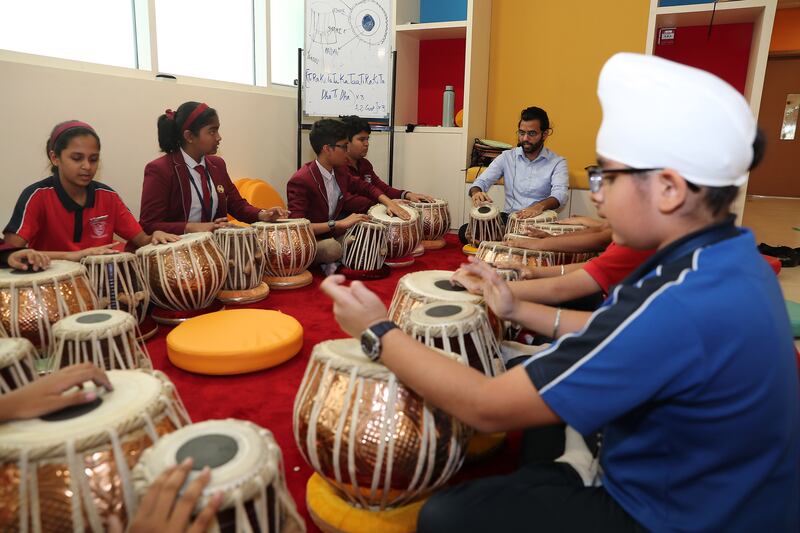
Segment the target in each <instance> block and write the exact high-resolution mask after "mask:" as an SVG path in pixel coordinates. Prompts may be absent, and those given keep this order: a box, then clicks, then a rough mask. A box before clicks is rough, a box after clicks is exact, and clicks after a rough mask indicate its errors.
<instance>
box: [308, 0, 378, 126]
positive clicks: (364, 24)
mask: <svg viewBox="0 0 800 533" xmlns="http://www.w3.org/2000/svg"><path fill="white" fill-rule="evenodd" d="M390 13H391V0H306V10H305V44H304V49H303V107H304V110H303V112H304V114H305V115H306V116H322V117H335V116H339V115H358V116H361V117H370V118H387V117H388V116H389V104H388V102H389V87H390V79H389V78H390V72H389V66H390V62H391V57H392V53H391V43H392V38H391V27H392V26H391V20H390Z"/></svg>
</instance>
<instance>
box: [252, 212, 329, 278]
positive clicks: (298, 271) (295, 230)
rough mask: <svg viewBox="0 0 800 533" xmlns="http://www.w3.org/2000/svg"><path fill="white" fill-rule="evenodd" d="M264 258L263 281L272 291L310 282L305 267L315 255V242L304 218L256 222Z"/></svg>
mask: <svg viewBox="0 0 800 533" xmlns="http://www.w3.org/2000/svg"><path fill="white" fill-rule="evenodd" d="M253 227H254V228H255V229H256V231H257V232H258V238H259V239H260V240H261V247H262V248H263V249H264V256H265V258H266V267H265V268H266V276H265V278H264V281H265V282H266V283H267V284H268V285H269V286H270V288H272V289H297V288H300V287H305V286H306V285H309V284H310V283H311V281H312V279H313V278H312V276H311V272H309V271H308V267H309V266H311V263H313V262H314V256H315V255H316V254H317V239H316V237H314V232H313V231H311V222H309V221H308V220H307V219H305V218H291V219H282V220H276V221H275V222H256V223H255V224H253Z"/></svg>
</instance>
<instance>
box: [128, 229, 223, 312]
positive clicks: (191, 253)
mask: <svg viewBox="0 0 800 533" xmlns="http://www.w3.org/2000/svg"><path fill="white" fill-rule="evenodd" d="M136 257H138V258H139V261H140V263H141V265H142V273H143V275H144V279H145V283H147V286H148V287H149V288H150V297H151V298H152V299H153V301H154V302H155V303H156V305H157V306H158V307H159V308H160V309H155V310H154V311H153V318H154V319H155V320H156V321H157V322H159V323H162V324H177V323H179V322H183V321H184V320H188V319H189V318H192V317H193V316H197V315H200V314H203V313H207V312H210V311H217V310H218V309H219V308H220V307H221V306H219V305H214V303H215V302H214V299H215V298H216V297H217V293H218V292H219V290H220V289H221V288H222V285H223V284H224V283H225V279H226V277H227V275H228V269H227V268H226V266H227V261H226V260H225V256H223V255H222V252H221V251H220V249H219V247H217V245H216V243H215V242H214V239H213V238H212V235H211V233H210V232H201V233H188V234H186V235H183V236H181V240H179V241H177V242H170V243H167V244H148V245H146V246H142V247H141V248H139V249H138V250H136Z"/></svg>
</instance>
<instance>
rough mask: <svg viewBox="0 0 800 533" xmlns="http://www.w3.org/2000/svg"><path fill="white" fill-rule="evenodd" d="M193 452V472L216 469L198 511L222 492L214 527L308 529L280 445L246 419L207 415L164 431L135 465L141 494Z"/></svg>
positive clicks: (234, 529)
mask: <svg viewBox="0 0 800 533" xmlns="http://www.w3.org/2000/svg"><path fill="white" fill-rule="evenodd" d="M188 457H191V458H192V460H193V462H192V470H193V474H195V475H196V474H197V473H198V472H199V471H201V470H202V469H203V468H205V467H206V466H208V467H209V468H210V469H211V481H210V482H209V484H208V485H207V486H206V487H205V489H203V494H202V496H201V497H200V499H199V501H198V502H197V505H196V507H195V513H199V512H200V510H202V509H203V508H204V507H205V506H206V505H207V504H208V501H209V500H210V499H211V497H212V496H213V495H214V494H215V493H216V492H217V491H221V492H222V493H223V499H222V503H221V504H220V507H219V509H218V510H217V514H216V517H215V519H214V520H213V521H212V523H211V525H210V530H212V531H220V532H230V533H234V532H239V531H250V532H252V531H260V532H263V533H267V532H270V531H273V532H275V533H278V532H283V533H289V532H301V531H305V525H304V523H303V519H302V518H300V515H298V514H297V509H296V507H295V504H294V500H292V496H291V495H290V494H289V491H288V490H287V488H286V481H285V477H284V471H283V460H282V456H281V449H280V448H279V447H278V444H277V443H276V442H275V438H274V437H273V436H272V433H270V432H269V431H267V430H266V429H264V428H262V427H259V426H257V425H255V424H252V423H250V422H246V421H243V420H233V419H228V420H207V421H205V422H199V423H197V424H192V425H190V426H186V427H184V428H181V429H179V430H177V431H175V432H173V433H170V434H169V435H165V436H164V437H163V438H162V439H160V440H159V441H158V443H157V444H155V445H154V446H152V447H151V448H149V449H147V450H145V452H144V453H143V454H142V456H141V458H140V459H139V463H138V464H137V465H136V467H135V468H134V469H133V482H134V486H135V489H136V492H137V494H138V496H139V497H140V498H141V497H142V496H143V495H144V493H145V492H146V491H147V489H148V488H149V486H150V485H151V484H152V483H153V482H154V481H155V480H156V478H158V476H159V475H160V474H161V473H162V472H163V471H164V470H166V469H167V468H170V467H174V466H176V465H179V464H181V463H182V462H183V461H184V459H186V458H188ZM192 477H193V476H192Z"/></svg>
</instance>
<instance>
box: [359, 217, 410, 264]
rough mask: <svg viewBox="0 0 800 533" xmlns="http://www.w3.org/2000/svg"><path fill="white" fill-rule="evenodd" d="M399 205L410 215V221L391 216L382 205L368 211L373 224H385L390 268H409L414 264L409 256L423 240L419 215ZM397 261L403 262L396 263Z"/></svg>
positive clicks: (387, 256) (387, 257) (387, 260)
mask: <svg viewBox="0 0 800 533" xmlns="http://www.w3.org/2000/svg"><path fill="white" fill-rule="evenodd" d="M399 205H400V207H401V208H402V209H403V210H404V211H406V212H407V213H408V214H409V216H410V218H409V220H403V219H402V218H400V217H395V216H391V215H389V213H388V212H387V211H386V206H385V205H382V204H378V205H373V206H372V207H370V208H369V211H368V214H369V218H370V220H371V221H372V222H376V223H378V224H383V226H384V227H385V228H386V241H387V243H388V253H387V254H386V264H387V265H389V266H407V265H410V264H411V263H413V262H414V259H413V258H411V257H409V256H410V255H411V252H413V251H414V249H415V248H416V247H417V246H418V245H419V243H420V241H421V240H422V231H421V228H420V219H419V214H417V211H416V210H415V209H412V208H411V207H408V206H406V205H402V204H399ZM396 259H401V261H399V262H398V261H395V260H396Z"/></svg>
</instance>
